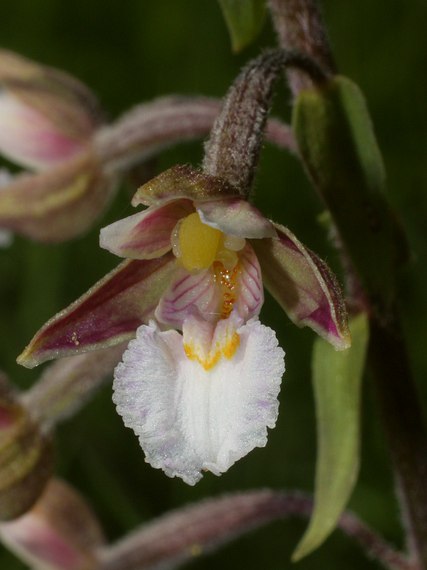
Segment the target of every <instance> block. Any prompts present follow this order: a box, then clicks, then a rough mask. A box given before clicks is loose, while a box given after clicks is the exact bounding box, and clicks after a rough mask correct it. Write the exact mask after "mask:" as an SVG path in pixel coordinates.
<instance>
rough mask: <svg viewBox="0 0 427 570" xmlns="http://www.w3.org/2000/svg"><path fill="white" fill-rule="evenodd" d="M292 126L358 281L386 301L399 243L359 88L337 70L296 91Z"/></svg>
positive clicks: (400, 248) (401, 247) (390, 294)
mask: <svg viewBox="0 0 427 570" xmlns="http://www.w3.org/2000/svg"><path fill="white" fill-rule="evenodd" d="M293 127H294V131H295V136H296V139H297V142H298V146H299V149H300V153H301V156H302V158H303V161H304V164H305V166H306V168H307V170H308V172H309V174H310V176H311V178H312V180H313V182H314V184H315V186H316V187H317V189H318V190H319V192H320V194H321V195H322V197H323V199H324V200H325V202H326V205H327V207H328V208H329V210H330V211H331V214H332V217H333V219H334V222H335V224H336V226H337V229H338V231H339V233H340V235H341V237H342V240H343V242H344V243H345V245H346V247H347V248H348V251H349V253H350V256H351V258H352V260H353V262H354V266H355V269H356V271H357V272H358V274H359V277H360V278H361V281H362V283H363V285H364V286H365V288H366V289H367V290H368V291H369V293H370V295H371V299H372V300H374V301H375V302H376V303H382V304H383V305H384V306H385V307H387V306H388V305H389V304H390V302H391V300H392V298H393V293H394V291H393V286H394V281H395V280H394V279H393V277H392V276H393V275H394V273H395V270H396V267H397V265H398V263H399V261H401V258H402V257H403V255H404V244H403V239H402V235H401V231H400V230H399V228H398V226H397V224H396V223H395V220H394V217H393V213H392V212H391V211H390V207H389V205H388V203H387V201H386V197H385V194H384V188H385V172H384V165H383V161H382V157H381V153H380V150H379V148H378V145H377V141H376V138H375V134H374V130H373V126H372V122H371V119H370V116H369V112H368V109H367V106H366V102H365V99H364V96H363V94H362V92H361V91H360V89H359V88H358V86H357V85H356V84H355V83H353V82H352V81H350V80H349V79H347V78H346V77H340V76H336V77H333V78H332V79H330V80H329V81H328V82H327V83H326V84H323V85H321V86H317V87H316V88H314V89H309V90H305V91H302V92H301V93H300V95H299V96H298V98H297V100H296V103H295V106H294V110H293ZM385 275H387V276H389V278H387V279H384V276H385Z"/></svg>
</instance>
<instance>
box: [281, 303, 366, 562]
mask: <svg viewBox="0 0 427 570" xmlns="http://www.w3.org/2000/svg"><path fill="white" fill-rule="evenodd" d="M350 332H351V335H352V345H351V347H350V348H349V349H348V350H345V351H342V352H336V351H335V350H334V349H333V348H332V347H331V345H330V344H328V343H327V342H326V341H325V340H323V339H320V338H318V339H316V343H315V345H314V352H313V384H314V393H315V399H316V415H317V440H318V455H317V464H316V484H315V506H314V511H313V514H312V517H311V521H310V524H309V526H308V529H307V531H306V532H305V534H304V536H303V538H302V539H301V541H300V543H299V544H298V546H297V548H296V550H295V552H294V554H293V557H292V559H293V560H294V561H297V560H300V559H301V558H303V557H304V556H306V555H307V554H309V553H310V552H312V551H313V550H315V549H316V548H317V547H318V546H320V545H321V544H322V543H323V541H324V540H325V539H326V538H327V537H328V536H329V534H330V533H331V532H332V531H333V530H334V528H335V526H336V524H337V522H338V519H339V517H340V515H341V513H342V511H343V510H344V508H345V505H346V503H347V501H348V499H349V497H350V495H351V492H352V490H353V487H354V485H355V483H356V479H357V475H358V471H359V436H360V417H359V416H360V413H359V408H360V393H361V380H362V376H363V369H364V363H365V355H366V347H367V341H368V320H367V318H366V315H365V314H361V315H358V316H357V317H354V318H353V319H352V320H351V321H350Z"/></svg>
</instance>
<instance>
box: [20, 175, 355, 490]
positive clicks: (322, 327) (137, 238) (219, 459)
mask: <svg viewBox="0 0 427 570" xmlns="http://www.w3.org/2000/svg"><path fill="white" fill-rule="evenodd" d="M141 203H143V204H145V205H147V206H148V208H147V209H146V210H144V211H143V212H141V213H138V214H135V215H134V216H131V217H129V218H126V219H124V220H120V221H118V222H116V223H114V224H112V225H111V226H109V227H107V228H104V230H102V232H101V244H102V245H103V247H107V248H108V249H109V250H111V251H113V252H114V253H116V254H118V255H121V256H123V257H127V258H130V259H128V260H127V261H125V262H124V263H122V264H121V265H120V266H119V267H118V268H117V269H116V270H115V271H113V272H112V273H110V274H109V275H107V276H106V277H105V278H104V279H103V280H101V281H100V282H99V283H98V284H96V285H95V286H94V287H93V288H92V289H91V290H90V291H89V292H88V293H87V294H86V295H84V296H83V297H82V298H80V299H79V300H78V301H76V302H75V303H74V304H73V305H71V306H70V307H69V308H67V309H65V311H62V312H61V313H59V314H58V315H57V316H56V317H54V318H53V319H52V320H51V321H49V322H48V323H47V324H46V325H45V326H44V327H43V328H42V329H41V331H40V332H39V333H38V334H37V335H36V336H35V337H34V339H33V341H32V342H31V344H30V345H29V346H28V347H27V349H26V350H25V351H24V353H23V354H22V355H21V357H20V359H19V362H20V363H22V364H24V365H26V366H34V365H36V364H37V363H38V362H41V361H43V360H46V359H49V358H54V357H58V356H64V355H69V354H75V353H78V352H82V351H85V350H92V349H96V348H100V347H102V346H108V345H111V344H115V343H117V342H120V341H122V340H124V339H125V338H130V337H133V336H134V335H135V331H137V333H136V339H135V340H133V341H131V343H130V344H129V348H128V350H127V351H126V353H125V355H124V358H123V363H122V364H120V365H119V366H118V367H117V369H116V373H115V384H114V389H115V395H114V400H115V402H116V404H117V408H118V411H119V413H120V414H121V415H122V416H123V418H124V421H125V423H126V425H128V426H129V427H131V428H132V429H133V430H134V431H135V432H136V434H137V435H138V436H139V439H140V442H141V445H142V447H143V449H144V451H145V453H146V458H147V461H149V462H150V463H151V464H152V465H153V466H154V467H159V468H162V469H163V470H164V471H165V472H166V473H167V474H168V475H170V476H179V477H181V478H182V479H184V480H185V481H186V482H187V483H189V484H194V483H195V482H197V481H198V480H199V479H200V477H201V472H202V471H203V470H210V471H212V472H214V473H216V474H220V473H223V472H224V471H226V470H227V469H228V468H229V467H230V466H231V465H232V464H233V463H234V462H235V461H236V460H237V459H239V458H241V457H243V456H244V455H246V454H247V453H248V452H249V451H250V450H251V449H253V448H254V447H256V446H263V445H265V443H266V437H267V427H274V425H275V422H276V418H277V410H278V403H277V395H278V392H279V387H280V381H281V376H282V374H283V371H284V361H283V355H284V353H283V351H282V349H281V348H279V347H278V343H277V340H276V337H275V335H274V332H273V331H271V330H270V329H269V328H267V327H265V326H264V325H262V324H261V323H260V322H259V320H258V314H259V312H260V309H261V306H262V303H263V290H262V277H261V268H262V269H263V270H264V267H265V275H266V278H267V283H270V284H271V287H270V288H271V290H272V292H273V294H274V295H275V296H276V298H277V299H278V301H279V302H280V303H281V305H282V306H283V307H284V308H285V310H287V312H288V314H289V316H290V317H291V318H292V320H294V322H296V323H297V324H299V325H309V326H311V327H312V328H313V329H314V330H316V332H318V333H320V334H322V335H323V336H324V337H325V338H327V339H328V340H330V341H331V342H332V343H334V344H335V346H336V347H337V348H345V347H346V346H347V345H348V333H347V328H346V321H345V311H344V309H343V305H342V300H341V297H340V291H339V288H338V287H337V285H336V283H335V280H334V278H333V277H332V275H331V273H330V272H329V270H328V269H327V267H326V266H325V264H323V263H322V262H321V261H320V260H319V259H318V258H317V257H316V256H315V255H314V254H312V253H311V252H309V251H308V250H307V249H306V248H304V246H302V244H301V243H300V242H299V241H298V240H297V239H296V238H295V237H294V236H293V235H292V234H291V232H290V231H289V230H287V229H285V228H283V227H281V226H277V225H275V224H273V223H272V222H270V221H269V220H267V219H266V218H264V217H263V216H262V214H261V213H260V212H259V211H258V210H257V209H256V208H255V207H253V206H252V205H251V204H250V203H249V202H248V201H247V200H245V199H243V198H242V197H241V196H239V195H238V194H237V193H236V191H235V190H233V189H232V188H231V187H229V186H227V184H225V183H224V182H223V181H222V180H220V179H217V178H215V177H212V176H208V175H206V174H203V173H202V172H199V171H195V170H192V169H191V168H189V167H175V168H172V169H170V170H168V171H166V172H165V173H163V174H161V175H160V176H158V177H156V178H155V179H153V180H152V181H151V182H149V183H147V184H145V185H144V186H143V187H142V188H140V190H139V191H138V192H137V193H136V195H135V197H134V200H133V204H134V205H137V204H141ZM255 251H259V261H258V257H257V255H256V253H255ZM260 265H261V268H260ZM171 329H172V330H171Z"/></svg>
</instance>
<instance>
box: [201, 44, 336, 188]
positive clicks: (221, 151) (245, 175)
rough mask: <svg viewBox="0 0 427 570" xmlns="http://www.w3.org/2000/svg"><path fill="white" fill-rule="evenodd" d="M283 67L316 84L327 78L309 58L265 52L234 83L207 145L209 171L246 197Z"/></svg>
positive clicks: (294, 53) (292, 53)
mask: <svg viewBox="0 0 427 570" xmlns="http://www.w3.org/2000/svg"><path fill="white" fill-rule="evenodd" d="M283 67H286V68H288V67H289V68H298V69H299V70H301V72H303V73H305V74H307V75H309V76H310V77H312V78H313V80H315V81H316V83H322V82H323V81H325V80H326V75H325V74H324V73H323V72H322V70H321V69H320V68H319V67H318V66H317V65H316V64H315V63H314V62H313V61H312V60H310V59H309V58H307V57H304V56H301V55H300V54H298V53H296V52H286V51H282V50H272V51H269V52H266V53H265V54H264V55H261V56H260V57H258V58H256V59H254V60H253V61H251V62H250V63H249V64H248V65H247V66H246V67H245V68H244V69H243V70H242V72H241V73H240V75H239V76H238V77H237V79H236V80H235V82H234V83H233V85H232V86H231V88H230V90H229V92H228V94H227V95H226V97H225V100H224V105H223V108H222V111H221V114H220V115H219V116H218V118H217V120H216V121H215V124H214V126H213V128H212V132H211V136H210V138H209V140H208V141H207V143H206V145H205V159H204V161H203V169H204V171H205V172H206V174H209V175H211V176H217V177H219V178H222V179H223V180H225V181H227V182H228V184H230V185H231V186H233V187H234V188H236V189H237V190H238V191H239V192H240V193H241V194H242V195H243V196H247V195H248V194H249V192H250V189H251V185H252V181H253V178H254V175H255V170H256V166H257V163H258V157H259V153H260V149H261V145H262V142H263V138H264V127H265V124H266V121H267V115H268V112H269V110H270V107H271V101H272V96H273V87H274V84H275V82H276V80H277V78H278V76H279V74H280V72H281V71H282V70H283Z"/></svg>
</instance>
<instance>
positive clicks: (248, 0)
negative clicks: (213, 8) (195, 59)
mask: <svg viewBox="0 0 427 570" xmlns="http://www.w3.org/2000/svg"><path fill="white" fill-rule="evenodd" d="M219 5H220V6H221V10H222V13H223V15H224V18H225V22H226V24H227V28H228V31H229V32H230V37H231V46H232V48H233V51H234V52H238V51H241V50H242V49H243V48H244V47H246V46H247V45H248V44H250V43H251V42H252V41H253V40H254V39H255V38H256V36H257V35H258V34H259V33H260V31H261V30H262V26H263V24H264V20H265V2H264V0H219Z"/></svg>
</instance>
